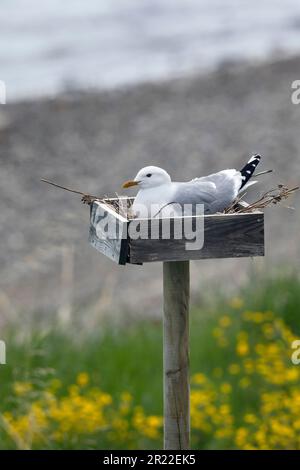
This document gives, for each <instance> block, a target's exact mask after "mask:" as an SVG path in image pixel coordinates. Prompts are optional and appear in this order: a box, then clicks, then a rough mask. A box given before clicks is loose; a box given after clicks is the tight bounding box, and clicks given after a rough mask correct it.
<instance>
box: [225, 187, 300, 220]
mask: <svg viewBox="0 0 300 470" xmlns="http://www.w3.org/2000/svg"><path fill="white" fill-rule="evenodd" d="M298 190H299V186H296V187H294V188H288V187H287V186H285V185H283V184H278V186H277V188H273V189H270V190H269V191H266V192H265V193H264V194H263V195H262V196H261V197H260V198H259V199H257V201H254V202H251V203H250V204H249V205H247V206H241V205H240V206H239V205H238V203H239V202H240V201H241V200H242V199H243V196H239V197H238V198H237V199H236V200H235V201H233V203H232V204H231V205H230V206H229V207H227V209H225V211H224V212H225V214H232V213H244V212H254V211H256V210H260V209H265V208H266V207H268V206H271V205H272V204H280V203H281V202H282V201H283V200H286V199H288V198H289V197H290V196H291V194H293V193H294V192H296V191H298Z"/></svg>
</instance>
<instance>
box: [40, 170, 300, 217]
mask: <svg viewBox="0 0 300 470" xmlns="http://www.w3.org/2000/svg"><path fill="white" fill-rule="evenodd" d="M41 181H43V182H44V183H47V184H51V185H52V186H55V187H56V188H60V189H64V190H65V191H69V192H71V193H75V194H79V195H80V196H81V201H82V202H83V204H92V203H93V202H94V201H99V202H102V203H104V204H106V205H107V206H109V207H111V208H112V209H113V210H115V211H116V212H117V213H118V214H120V215H123V216H124V217H125V218H128V217H129V218H131V217H132V214H130V210H129V211H128V209H130V208H129V206H128V204H126V207H124V204H121V203H120V200H119V199H118V195H117V194H116V196H117V197H116V199H115V200H112V199H110V198H108V197H99V196H93V195H91V194H86V193H83V192H81V191H77V190H76V189H71V188H68V187H66V186H61V185H59V184H56V183H53V182H52V181H48V180H45V179H42V180H41ZM299 189H300V188H299V186H295V187H294V188H288V187H287V186H285V185H283V184H278V186H277V187H276V188H273V189H270V190H269V191H266V192H265V193H264V194H263V195H262V196H261V197H260V198H259V199H258V200H257V201H254V202H252V203H250V204H248V205H245V206H244V205H241V204H239V203H240V202H241V201H242V200H243V198H244V194H242V195H240V196H239V197H238V198H236V199H235V200H234V201H233V202H232V204H230V206H229V207H227V209H225V210H224V213H225V214H237V213H238V214H241V213H245V212H254V211H257V210H260V209H265V208H266V207H268V206H271V205H272V204H280V203H281V202H282V201H283V200H286V199H288V198H289V197H290V196H291V195H292V194H293V193H294V192H296V191H298V190H299Z"/></svg>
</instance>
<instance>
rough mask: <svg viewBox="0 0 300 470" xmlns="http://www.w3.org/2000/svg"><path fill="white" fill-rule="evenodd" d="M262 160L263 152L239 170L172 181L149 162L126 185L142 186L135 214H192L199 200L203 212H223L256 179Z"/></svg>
mask: <svg viewBox="0 0 300 470" xmlns="http://www.w3.org/2000/svg"><path fill="white" fill-rule="evenodd" d="M260 160H261V157H260V155H253V156H252V157H251V158H250V160H249V161H248V162H247V164H246V165H245V166H244V167H243V168H242V169H241V170H240V171H238V170H235V169H228V170H222V171H219V172H218V173H213V174H211V175H208V176H203V177H200V178H194V179H192V180H191V181H188V182H173V181H172V180H171V177H170V175H169V174H168V173H167V172H166V171H165V170H163V169H162V168H159V167H157V166H146V167H144V168H142V169H141V170H140V171H139V172H138V173H137V175H136V177H135V178H134V180H130V181H126V182H125V183H124V184H123V188H130V187H133V186H137V187H138V188H139V191H138V193H137V196H136V197H135V199H134V202H133V205H132V208H131V210H132V212H133V215H134V217H141V218H144V217H145V218H146V217H147V218H149V217H150V218H153V217H157V216H164V217H165V216H170V214H172V215H174V212H175V215H176V214H177V215H179V214H180V215H190V214H191V211H192V213H195V207H196V205H198V204H199V205H202V207H203V211H204V214H214V213H216V212H222V211H223V210H224V209H226V208H227V207H228V206H229V205H230V204H231V203H232V202H233V201H234V200H235V199H236V198H237V196H238V195H239V193H240V192H241V191H244V190H245V189H246V188H248V187H249V186H251V185H253V184H255V183H256V181H249V180H250V178H251V176H252V175H253V173H254V171H255V169H256V167H257V165H258V163H259V162H260ZM198 207H199V206H198ZM186 208H188V209H187V211H190V212H186ZM182 211H183V212H182ZM197 213H198V212H197Z"/></svg>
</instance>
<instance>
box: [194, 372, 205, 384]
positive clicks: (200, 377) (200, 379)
mask: <svg viewBox="0 0 300 470" xmlns="http://www.w3.org/2000/svg"><path fill="white" fill-rule="evenodd" d="M206 381H207V379H206V377H205V375H204V374H201V373H198V374H194V375H193V376H192V382H193V383H195V384H198V385H201V384H204V383H205V382H206Z"/></svg>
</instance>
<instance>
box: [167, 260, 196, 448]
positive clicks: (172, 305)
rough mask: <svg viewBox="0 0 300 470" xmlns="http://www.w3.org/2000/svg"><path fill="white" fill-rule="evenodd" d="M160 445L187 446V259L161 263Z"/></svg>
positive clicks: (188, 418) (188, 411) (188, 404)
mask: <svg viewBox="0 0 300 470" xmlns="http://www.w3.org/2000/svg"><path fill="white" fill-rule="evenodd" d="M163 277H164V348H163V349H164V448H165V449H166V450H182V449H189V447H190V385H189V288H190V281H189V262H188V261H176V262H165V263H164V264H163Z"/></svg>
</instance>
